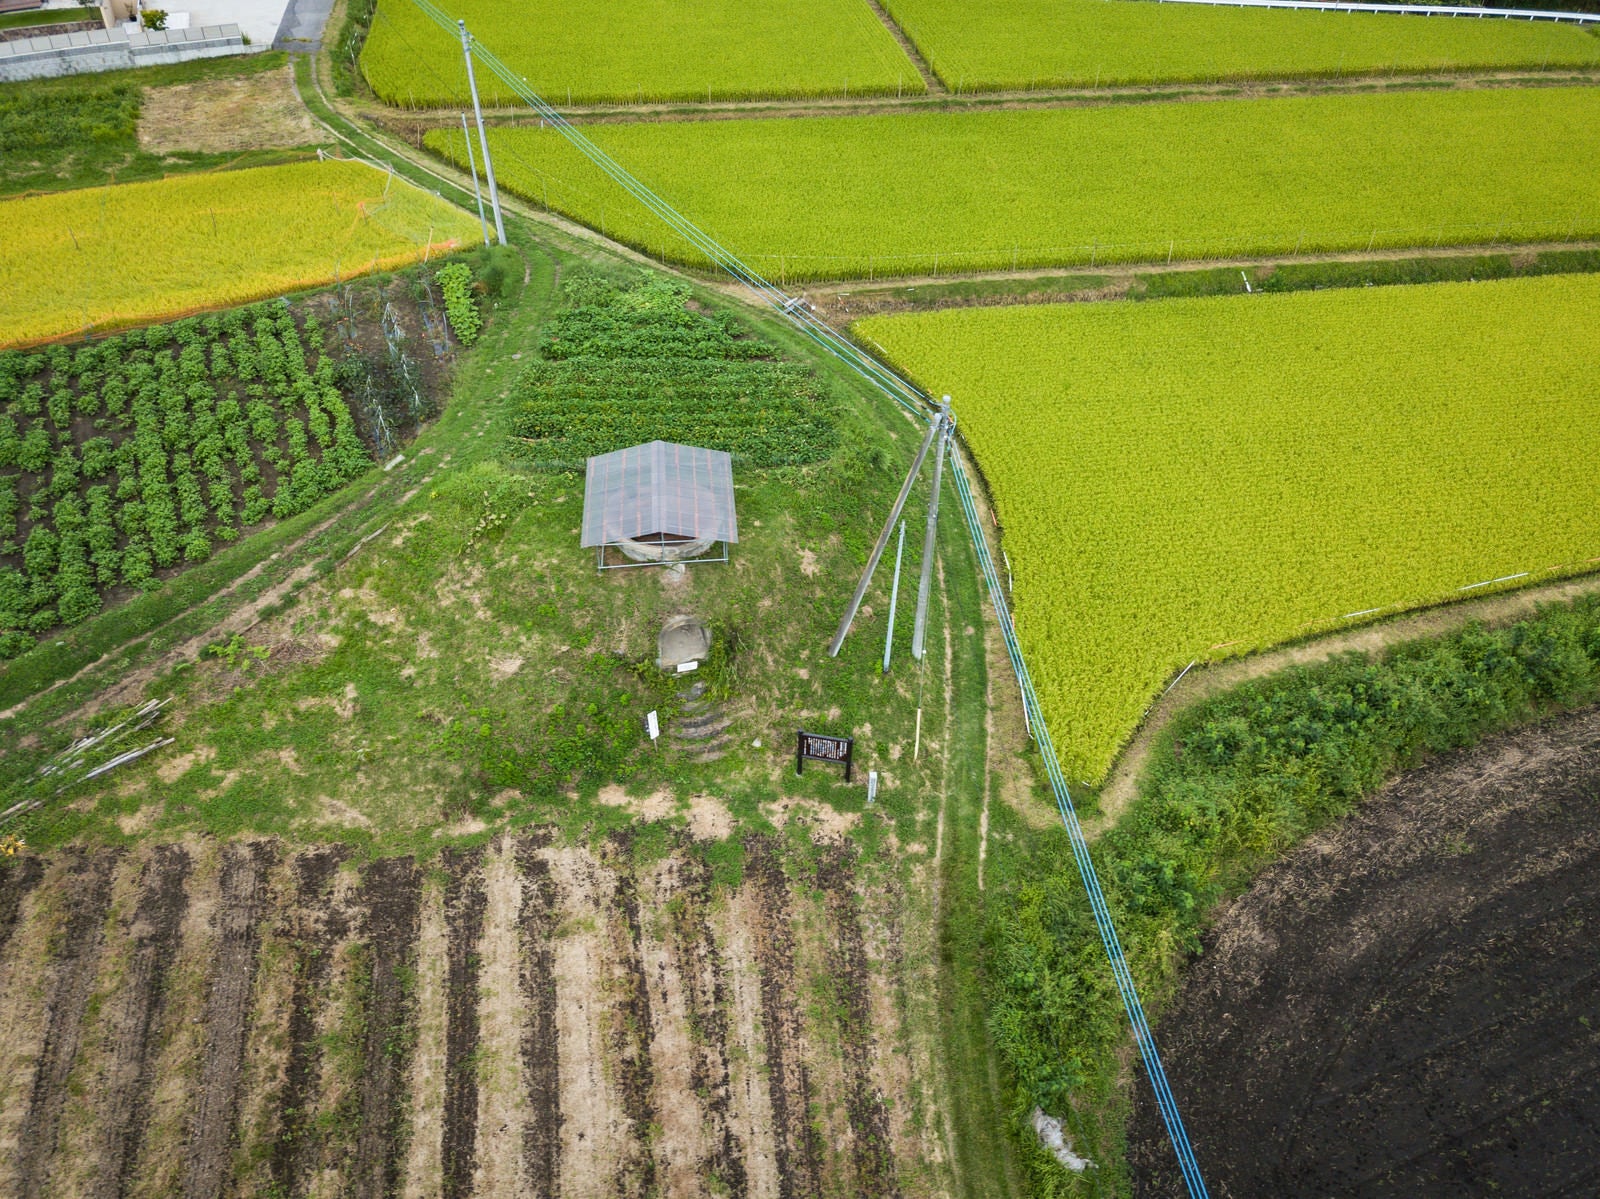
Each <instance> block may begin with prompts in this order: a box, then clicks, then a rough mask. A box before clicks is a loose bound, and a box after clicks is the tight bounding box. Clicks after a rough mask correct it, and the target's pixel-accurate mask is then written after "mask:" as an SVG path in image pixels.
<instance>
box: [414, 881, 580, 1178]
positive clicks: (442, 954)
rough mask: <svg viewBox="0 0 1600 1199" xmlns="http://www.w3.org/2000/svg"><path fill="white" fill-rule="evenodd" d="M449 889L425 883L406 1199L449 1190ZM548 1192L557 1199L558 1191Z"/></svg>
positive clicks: (436, 882) (420, 929)
mask: <svg viewBox="0 0 1600 1199" xmlns="http://www.w3.org/2000/svg"><path fill="white" fill-rule="evenodd" d="M444 896H445V887H444V886H443V885H442V884H441V883H440V882H439V881H437V880H430V881H429V882H428V883H426V884H425V886H424V887H423V892H422V911H421V916H420V919H419V926H420V927H419V930H418V934H417V1025H416V1029H417V1033H416V1038H417V1039H416V1048H415V1050H414V1051H413V1053H412V1056H411V1079H410V1084H411V1085H410V1095H411V1127H410V1130H409V1131H410V1136H409V1138H408V1143H407V1147H406V1164H405V1190H404V1192H403V1194H404V1196H405V1199H437V1196H438V1195H439V1194H440V1192H441V1191H442V1189H443V1185H444V1184H443V1178H444V1165H443V1157H442V1152H443V1144H444V1141H443V1136H444V1126H443V1123H442V1120H441V1116H442V1113H443V1112H444V1092H445V1083H444V1080H445V1059H446V1057H447V1051H446V1048H445V1045H446V1039H447V1038H446V1028H447V1024H448V1014H447V1010H446V1009H447V1006H448V1005H447V1002H446V997H447V993H448V981H447V973H448V967H447V958H448V956H449V931H448V929H447V927H446V924H445V911H444ZM545 1193H546V1194H548V1195H550V1196H552V1199H554V1195H555V1192H554V1191H553V1190H552V1191H547V1192H545Z"/></svg>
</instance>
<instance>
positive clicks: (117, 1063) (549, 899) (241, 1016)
mask: <svg viewBox="0 0 1600 1199" xmlns="http://www.w3.org/2000/svg"><path fill="white" fill-rule="evenodd" d="M794 836H795V833H794V831H793V830H791V831H790V833H789V834H788V838H793V837H794ZM788 838H785V839H779V838H765V839H763V838H755V839H752V840H750V841H748V842H747V843H746V854H747V859H746V860H747V867H746V871H745V875H744V881H743V882H742V883H741V884H739V885H737V886H735V887H733V888H731V889H728V888H718V887H716V886H714V885H713V882H712V871H711V868H710V866H709V865H708V864H707V862H706V861H705V860H704V858H703V857H702V856H701V852H702V847H701V846H700V845H699V843H698V842H695V841H694V840H693V839H692V838H691V837H690V836H689V835H688V834H687V833H681V834H678V839H677V840H676V841H675V842H673V843H672V844H671V845H670V846H668V847H667V851H666V853H665V855H664V856H660V855H656V856H649V857H648V860H646V859H645V858H641V857H640V856H639V851H638V847H637V846H636V845H635V844H634V841H633V838H632V837H631V836H630V835H628V834H626V833H623V834H613V835H612V836H611V837H610V838H609V839H607V840H606V841H605V842H603V843H602V844H600V845H598V846H594V847H587V846H583V845H569V844H562V843H560V842H559V839H558V837H557V836H556V834H555V831H554V830H552V829H534V830H530V831H528V832H526V833H524V834H521V835H518V836H502V837H500V838H498V839H497V840H496V841H494V842H493V843H492V844H491V845H489V846H488V847H486V848H484V849H452V850H447V851H445V852H444V853H443V854H442V855H441V857H440V858H439V860H438V862H437V863H436V864H435V865H434V866H432V867H426V866H424V865H422V864H419V863H418V862H416V861H414V860H413V859H410V858H392V859H378V860H375V861H371V862H366V863H357V862H356V861H355V860H354V859H353V858H352V855H351V851H350V850H349V849H348V848H346V847H343V846H321V847H314V848H309V849H299V850H285V849H284V848H283V847H282V846H280V845H279V844H278V843H276V842H272V841H265V840H255V841H238V842H231V843H224V844H219V843H217V842H213V841H206V840H203V839H190V840H186V841H183V842H179V843H160V842H157V843H153V844H149V845H145V846H141V847H139V848H137V849H135V850H132V851H130V852H126V853H123V852H120V851H115V850H88V849H73V850H67V851H63V852H61V853H58V854H56V855H54V856H53V857H50V858H34V857H26V856H25V857H23V858H21V859H19V860H17V861H15V862H13V863H11V864H10V865H8V866H6V867H4V868H3V869H0V946H3V949H4V952H3V954H0V1194H5V1195H7V1196H11V1195H17V1196H24V1195H41V1196H43V1195H55V1194H78V1195H92V1196H98V1195H123V1194H128V1195H152V1196H154V1195H162V1196H175V1195H181V1196H183V1197H184V1199H214V1197H220V1196H237V1197H239V1199H243V1197H244V1196H253V1195H260V1194H281V1195H284V1196H307V1197H318V1196H333V1195H339V1196H344V1195H351V1196H360V1197H374V1199H375V1197H378V1196H391V1195H408V1196H428V1197H430V1199H444V1196H446V1195H450V1196H463V1197H465V1196H477V1195H485V1196H487V1195H493V1196H502V1195H508V1196H509V1195H538V1196H559V1195H567V1196H586V1195H596V1194H599V1195H618V1196H637V1197H639V1199H643V1197H645V1196H650V1195H657V1196H661V1197H662V1199H669V1197H678V1196H684V1197H687V1196H698V1195H705V1194H717V1195H726V1196H739V1197H744V1196H751V1197H754V1196H761V1197H766V1199H785V1197H795V1199H799V1197H802V1196H823V1195H898V1194H913V1195H925V1194H936V1193H943V1191H944V1181H943V1180H944V1179H945V1178H946V1175H945V1174H943V1173H942V1172H941V1171H940V1170H939V1169H938V1168H937V1167H936V1165H934V1164H930V1163H936V1162H937V1161H938V1160H939V1159H941V1158H942V1157H943V1155H944V1148H943V1146H942V1145H941V1144H940V1141H939V1137H938V1133H937V1131H936V1129H937V1127H938V1123H939V1121H938V1118H937V1113H936V1112H931V1111H927V1110H924V1109H922V1108H921V1107H919V1102H920V1101H919V1100H918V1099H917V1098H915V1097H912V1096H907V1095H906V1094H905V1092H906V1091H907V1090H908V1089H909V1090H912V1091H917V1090H918V1087H917V1085H916V1084H918V1082H919V1079H918V1077H917V1072H918V1071H919V1070H921V1069H923V1068H924V1067H925V1066H926V1065H927V1062H926V1060H925V1059H926V1057H927V1047H926V1046H923V1045H920V1044H916V1045H913V1043H912V1037H911V1034H910V1033H909V1032H908V1028H907V1023H906V1015H905V1013H906V1010H907V1008H908V1005H910V1004H912V1003H914V1002H920V1001H921V1000H920V999H914V998H913V997H912V995H911V992H912V991H913V990H919V989H920V987H921V984H920V983H916V982H909V983H908V982H907V981H906V980H905V979H904V978H902V977H901V974H902V972H904V971H907V970H916V971H919V972H922V973H925V971H926V969H927V968H928V966H929V964H930V963H932V962H934V961H935V960H936V957H937V952H938V951H937V947H936V946H935V945H934V944H932V943H931V941H928V942H927V943H924V942H925V941H927V938H928V936H929V935H930V934H931V930H932V929H933V927H934V926H933V925H932V924H926V925H918V926H917V927H918V928H919V929H921V931H920V932H918V933H917V934H916V938H917V939H916V944H915V946H914V948H913V950H912V952H910V953H907V951H906V948H905V939H906V937H907V935H908V934H907V932H906V929H905V927H904V925H903V922H902V920H901V918H900V916H899V913H900V910H901V908H902V907H903V906H904V896H903V894H902V893H901V892H899V891H898V890H897V888H898V887H899V886H900V884H899V883H898V882H897V881H893V880H892V879H890V880H887V881H886V880H882V879H878V878H876V877H875V876H873V877H869V876H867V875H865V874H863V873H862V868H861V867H860V865H859V864H858V863H857V861H856V860H855V857H854V853H855V851H854V849H853V848H852V847H851V846H850V845H849V844H848V843H847V842H840V841H837V840H833V839H825V840H822V841H819V842H817V843H816V844H815V845H814V846H813V848H812V850H811V851H810V852H809V853H808V854H804V855H801V856H800V857H799V858H797V857H796V856H795V853H794V850H793V846H792V845H790V844H788V843H787V841H788ZM890 873H891V874H892V872H890ZM922 973H919V975H918V977H922ZM921 1081H922V1082H923V1083H924V1084H925V1080H921ZM924 1089H925V1088H924ZM918 1093H919V1094H920V1092H918ZM930 1136H931V1137H932V1138H933V1139H932V1140H930Z"/></svg>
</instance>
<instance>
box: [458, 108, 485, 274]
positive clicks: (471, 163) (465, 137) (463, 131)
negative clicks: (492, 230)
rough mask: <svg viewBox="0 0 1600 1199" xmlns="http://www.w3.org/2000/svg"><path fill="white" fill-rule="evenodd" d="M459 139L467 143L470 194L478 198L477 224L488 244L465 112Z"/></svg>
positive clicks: (476, 167) (476, 170)
mask: <svg viewBox="0 0 1600 1199" xmlns="http://www.w3.org/2000/svg"><path fill="white" fill-rule="evenodd" d="M461 140H462V141H464V142H466V143H467V173H468V174H470V175H471V176H472V194H473V195H474V196H476V197H477V198H478V225H479V227H480V228H481V229H482V230H483V244H484V245H488V244H489V222H488V221H486V220H484V218H483V192H482V191H480V190H479V188H478V163H477V161H476V160H475V159H474V158H473V157H472V134H471V133H469V132H467V114H466V113H462V114H461Z"/></svg>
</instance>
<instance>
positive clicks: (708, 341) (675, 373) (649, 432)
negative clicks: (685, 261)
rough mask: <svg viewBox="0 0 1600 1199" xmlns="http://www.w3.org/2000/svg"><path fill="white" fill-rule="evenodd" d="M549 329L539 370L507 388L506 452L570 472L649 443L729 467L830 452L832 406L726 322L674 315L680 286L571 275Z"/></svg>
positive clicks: (683, 294)
mask: <svg viewBox="0 0 1600 1199" xmlns="http://www.w3.org/2000/svg"><path fill="white" fill-rule="evenodd" d="M563 290H564V293H565V298H566V300H567V303H568V305H569V307H568V308H567V310H566V311H564V312H562V313H561V314H560V315H558V316H557V317H556V318H555V319H554V320H552V321H551V323H550V327H549V329H548V330H547V331H546V333H545V335H544V337H543V339H542V342H541V345H540V355H541V358H542V359H543V361H539V362H535V363H532V364H531V365H529V366H527V367H526V368H524V369H523V372H522V374H521V375H520V376H519V377H518V379H517V383H516V388H515V391H514V393H513V394H514V397H515V402H516V408H515V409H514V411H515V416H514V419H513V425H512V432H513V436H514V438H515V445H514V452H515V453H516V455H517V456H518V457H520V458H523V459H525V460H527V461H530V462H533V463H537V464H538V465H540V466H548V467H560V468H564V469H569V470H581V469H582V468H583V465H584V461H585V459H587V458H588V457H589V456H590V455H591V454H605V453H609V452H610V451H612V450H618V449H622V448H624V447H626V446H630V445H637V444H639V443H641V442H646V441H653V440H655V439H657V438H660V439H662V440H665V441H686V442H693V443H694V444H695V445H703V446H707V447H709V448H711V449H716V450H723V451H726V452H727V453H730V454H732V455H733V456H734V459H735V461H736V463H738V464H739V465H740V466H755V467H768V466H784V465H791V464H797V463H802V462H814V461H816V460H818V459H821V458H825V457H827V456H828V455H829V454H830V453H832V451H833V444H834V421H835V417H836V403H835V401H834V399H833V397H832V395H831V394H830V393H829V392H828V391H827V390H826V389H825V388H824V387H823V386H822V385H821V384H820V383H819V382H818V381H817V379H816V378H815V376H814V375H813V374H812V372H811V371H809V370H808V369H807V368H805V367H803V366H800V365H798V364H795V363H789V362H781V361H776V359H777V357H778V351H777V349H776V348H775V347H773V346H771V345H769V344H768V343H767V342H765V341H763V340H761V339H760V338H757V337H753V336H751V335H750V333H749V331H748V330H746V329H743V328H741V327H740V326H739V325H738V323H737V322H736V321H735V320H734V319H733V317H732V316H731V315H730V314H729V313H728V312H727V311H725V310H724V311H720V312H717V313H716V314H714V315H713V314H708V313H702V312H696V311H694V310H692V309H690V308H688V307H686V302H687V301H688V299H689V297H690V293H689V289H688V288H687V287H686V286H685V285H684V284H682V283H680V282H678V281H676V280H673V279H666V278H661V277H659V276H650V275H644V276H640V277H639V278H637V279H635V280H632V281H628V282H625V283H622V284H620V285H619V284H617V283H613V282H611V281H609V280H607V279H605V278H604V277H602V276H599V275H592V274H576V275H573V276H570V277H569V278H568V280H567V282H566V283H565V285H564V288H563Z"/></svg>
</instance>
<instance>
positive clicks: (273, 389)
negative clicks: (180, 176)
mask: <svg viewBox="0 0 1600 1199" xmlns="http://www.w3.org/2000/svg"><path fill="white" fill-rule="evenodd" d="M322 350H323V346H322V330H321V328H320V327H319V326H318V324H317V322H316V320H315V318H314V317H310V316H307V317H305V318H304V320H303V323H302V322H297V320H296V317H295V314H294V312H293V310H292V309H291V308H290V307H289V306H288V305H287V304H284V303H280V302H273V303H263V304H257V305H254V306H252V307H250V308H243V309H234V310H231V311H229V312H225V313H222V314H219V315H216V316H211V317H206V318H204V319H201V318H189V319H186V320H182V321H178V322H176V323H174V324H170V325H155V326H151V327H150V328H148V329H143V330H137V331H134V332H131V333H127V334H123V335H121V336H118V337H110V338H107V339H105V340H103V341H100V342H94V343H90V344H87V345H83V346H80V347H77V348H70V347H67V346H64V345H55V346H51V347H49V348H48V349H46V350H43V351H40V352H36V353H24V352H20V351H14V350H13V351H7V352H4V353H0V654H3V655H4V656H6V657H12V656H15V655H16V654H18V653H21V652H23V651H25V650H26V649H28V648H29V647H30V646H31V645H32V644H33V637H32V634H36V633H40V632H43V631H45V630H47V629H50V628H52V627H54V626H55V625H57V624H76V623H78V622H79V621H82V620H85V619H87V618H88V617H90V616H92V615H94V614H95V613H96V612H98V611H99V610H100V608H101V605H102V602H103V599H104V597H105V595H106V593H107V592H108V591H110V590H112V589H113V588H116V587H119V586H126V587H132V588H147V587H151V586H153V585H155V583H156V581H157V575H156V572H157V571H160V570H163V569H166V568H169V567H175V566H177V565H179V564H180V563H190V562H199V561H203V560H204V559H205V558H207V557H208V556H209V555H210V553H211V550H212V547H213V545H214V543H215V542H217V541H232V540H234V539H235V538H236V537H237V536H238V535H239V532H240V530H241V529H243V528H246V527H248V526H251V525H255V524H259V523H260V522H261V521H263V520H266V519H267V518H268V517H276V518H278V519H283V518H285V517H289V516H293V515H295V514H297V513H299V512H303V511H305V510H306V509H307V508H309V507H310V506H311V505H312V504H313V503H315V502H316V501H317V500H318V499H319V498H321V497H322V496H324V495H326V494H327V493H329V492H330V491H333V490H335V489H336V488H338V487H340V486H341V485H342V484H343V483H344V482H345V481H346V480H348V479H350V478H353V477H355V476H356V475H359V474H361V473H362V472H363V471H365V470H366V469H367V467H368V466H370V465H371V456H370V454H369V453H368V451H367V449H366V447H365V445H364V444H363V442H362V440H361V437H360V435H359V434H358V432H357V430H356V426H355V422H354V421H353V420H352V418H351V415H350V410H349V408H348V407H347V406H346V404H345V401H344V397H343V396H342V395H341V394H340V393H339V390H338V388H337V387H336V386H335V382H334V378H335V365H336V364H335V361H334V359H333V357H332V356H331V355H328V354H325V353H323V352H322Z"/></svg>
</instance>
